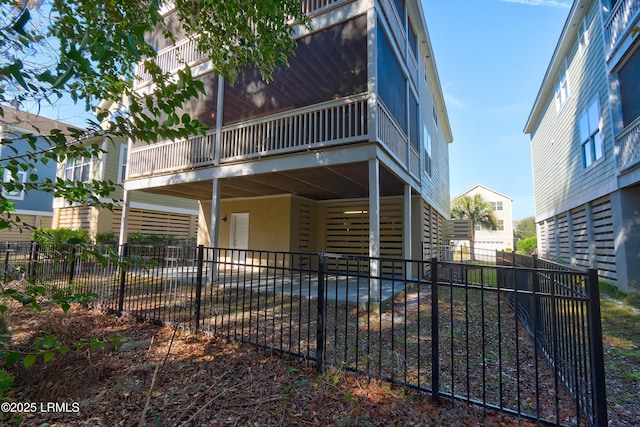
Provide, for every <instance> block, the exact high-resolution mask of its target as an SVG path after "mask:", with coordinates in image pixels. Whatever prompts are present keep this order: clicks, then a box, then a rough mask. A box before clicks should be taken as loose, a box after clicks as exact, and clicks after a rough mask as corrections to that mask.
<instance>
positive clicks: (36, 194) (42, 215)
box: [0, 105, 67, 241]
mask: <svg viewBox="0 0 640 427" xmlns="http://www.w3.org/2000/svg"><path fill="white" fill-rule="evenodd" d="M2 110H3V112H4V115H3V116H2V117H0V138H2V139H3V140H6V141H7V142H6V143H5V142H3V143H2V145H0V168H1V166H2V165H3V164H5V163H6V162H8V161H9V160H10V159H11V158H14V157H19V156H20V155H23V154H25V153H27V152H33V151H34V149H33V148H31V147H30V145H29V143H28V142H27V140H26V139H25V138H22V135H24V134H34V135H38V134H40V133H41V134H48V133H49V132H51V130H53V129H66V127H67V125H66V124H64V123H61V122H57V121H55V120H50V119H47V118H44V117H40V116H36V115H34V114H31V113H27V112H24V111H19V110H16V109H14V108H11V107H8V106H6V105H3V106H2ZM9 141H10V142H9ZM35 147H36V148H35V149H36V150H38V149H40V150H46V149H47V148H48V147H49V146H48V144H47V143H46V142H45V141H44V140H42V139H38V140H37V142H36V146H35ZM1 170H2V176H1V179H2V182H3V183H5V182H20V183H22V184H26V183H29V181H30V179H31V173H32V172H36V171H32V170H26V171H20V172H19V173H18V176H17V177H14V176H11V173H10V172H9V171H8V170H6V169H4V168H1ZM37 173H38V179H39V181H44V180H45V179H47V178H49V179H51V180H54V179H55V176H56V164H55V163H53V162H50V163H47V164H46V165H45V164H39V165H38V170H37ZM1 191H2V195H3V196H4V197H5V198H6V199H7V200H9V201H11V202H12V203H13V206H14V212H13V214H15V216H18V217H19V218H20V222H21V223H22V224H23V225H28V226H31V227H35V228H38V227H51V218H52V215H53V208H52V203H53V196H52V195H51V194H50V193H47V192H44V191H38V190H31V191H29V192H28V193H27V192H25V191H19V190H17V189H11V190H9V189H8V188H5V187H4V186H3V187H2V190H1ZM29 240H31V232H30V231H29V230H26V231H22V232H21V230H20V228H19V227H13V228H11V229H4V230H0V241H29Z"/></svg>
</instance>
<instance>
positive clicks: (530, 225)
mask: <svg viewBox="0 0 640 427" xmlns="http://www.w3.org/2000/svg"><path fill="white" fill-rule="evenodd" d="M513 237H515V238H516V240H522V239H526V238H528V237H536V220H535V218H534V217H532V216H529V217H526V218H524V219H522V220H520V221H519V222H518V225H517V226H516V228H515V229H514V230H513Z"/></svg>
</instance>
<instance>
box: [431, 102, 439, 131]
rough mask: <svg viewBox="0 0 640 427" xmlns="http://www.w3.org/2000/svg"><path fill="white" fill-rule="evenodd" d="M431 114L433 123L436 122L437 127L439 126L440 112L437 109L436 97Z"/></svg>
mask: <svg viewBox="0 0 640 427" xmlns="http://www.w3.org/2000/svg"><path fill="white" fill-rule="evenodd" d="M431 114H432V115H433V123H435V124H436V127H438V112H437V111H436V101H435V99H434V100H433V108H432V110H431Z"/></svg>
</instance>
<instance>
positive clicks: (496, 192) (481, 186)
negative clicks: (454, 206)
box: [452, 184, 513, 201]
mask: <svg viewBox="0 0 640 427" xmlns="http://www.w3.org/2000/svg"><path fill="white" fill-rule="evenodd" d="M478 187H480V188H484V189H485V190H487V191H490V192H492V193H494V194H497V195H499V196H501V197H504V198H505V199H509V200H511V201H513V199H512V198H511V197H509V196H507V195H505V194H502V193H500V192H498V191H496V190H493V189H491V188H489V187H487V186H485V185H482V184H476V185H474V186H473V187H471V188H469V189H468V190H467V191H465V192H463V193H461V194H458V195H457V196H456V197H454V198H453V199H452V200H454V199H457V198H458V197H460V196H463V195H465V194H468V193H470V192H472V191H473V190H475V189H476V188H478Z"/></svg>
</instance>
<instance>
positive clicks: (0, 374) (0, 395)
mask: <svg viewBox="0 0 640 427" xmlns="http://www.w3.org/2000/svg"><path fill="white" fill-rule="evenodd" d="M12 387H13V376H12V375H11V374H10V373H8V372H7V371H5V370H4V369H2V370H0V400H4V396H5V394H7V392H9V391H10V390H11V388H12Z"/></svg>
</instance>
